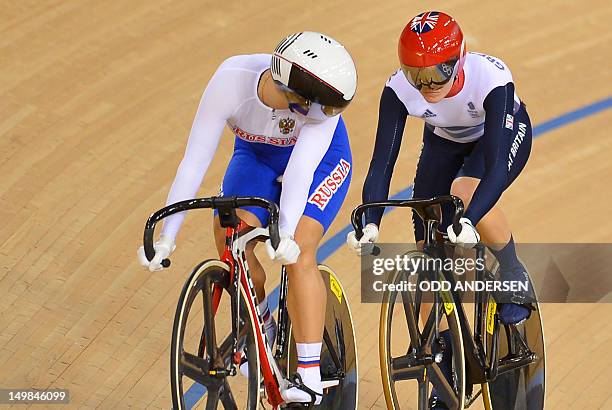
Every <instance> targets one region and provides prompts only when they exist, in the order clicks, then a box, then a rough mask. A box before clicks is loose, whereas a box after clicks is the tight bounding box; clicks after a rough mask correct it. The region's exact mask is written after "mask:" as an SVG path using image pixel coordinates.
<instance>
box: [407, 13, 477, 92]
mask: <svg viewBox="0 0 612 410" xmlns="http://www.w3.org/2000/svg"><path fill="white" fill-rule="evenodd" d="M465 53H466V48H465V39H464V37H463V32H462V31H461V28H460V27H459V24H457V22H456V21H455V19H454V18H452V17H451V16H449V15H448V14H446V13H442V12H439V11H426V12H424V13H421V14H419V15H418V16H415V17H413V18H412V19H411V20H410V22H409V23H408V24H407V25H406V27H404V31H402V35H401V36H400V39H399V45H398V54H399V59H400V64H401V67H402V70H403V72H404V75H405V76H406V79H407V80H408V81H409V82H410V84H412V85H413V86H414V87H416V88H417V89H419V90H420V89H421V88H422V87H423V86H426V87H428V88H439V87H442V86H443V85H444V84H446V83H448V82H449V81H450V80H451V79H454V78H456V77H457V75H458V74H459V73H460V72H461V69H462V68H463V64H464V62H465Z"/></svg>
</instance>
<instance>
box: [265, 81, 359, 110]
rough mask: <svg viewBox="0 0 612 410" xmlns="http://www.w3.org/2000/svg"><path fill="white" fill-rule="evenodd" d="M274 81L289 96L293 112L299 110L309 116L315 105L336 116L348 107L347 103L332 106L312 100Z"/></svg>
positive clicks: (288, 99)
mask: <svg viewBox="0 0 612 410" xmlns="http://www.w3.org/2000/svg"><path fill="white" fill-rule="evenodd" d="M274 83H275V84H276V86H277V87H278V88H279V89H280V90H281V91H282V92H283V93H284V94H285V97H286V98H287V101H288V102H289V109H290V110H291V111H292V112H297V113H300V114H302V115H304V116H307V115H308V113H309V112H310V111H311V109H312V108H313V107H314V106H318V107H321V108H320V109H321V111H322V112H323V114H325V116H326V117H333V116H336V115H338V114H340V113H341V112H342V111H344V109H345V108H346V107H347V105H345V106H344V107H332V106H330V105H321V104H317V103H315V102H312V101H310V100H308V99H306V98H304V97H302V96H301V95H299V94H298V93H296V92H295V91H293V90H292V89H290V88H289V87H287V86H285V85H284V84H281V83H279V82H277V81H275V82H274Z"/></svg>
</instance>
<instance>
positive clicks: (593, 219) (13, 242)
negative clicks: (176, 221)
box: [0, 0, 612, 409]
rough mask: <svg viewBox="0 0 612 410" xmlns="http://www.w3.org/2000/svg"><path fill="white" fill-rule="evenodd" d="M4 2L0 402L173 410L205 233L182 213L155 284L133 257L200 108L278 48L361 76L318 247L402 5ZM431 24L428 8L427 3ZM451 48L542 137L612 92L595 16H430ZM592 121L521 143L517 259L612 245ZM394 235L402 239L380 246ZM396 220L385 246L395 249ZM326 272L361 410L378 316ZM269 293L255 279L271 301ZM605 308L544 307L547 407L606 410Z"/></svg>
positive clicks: (373, 368)
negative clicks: (501, 88) (524, 251)
mask: <svg viewBox="0 0 612 410" xmlns="http://www.w3.org/2000/svg"><path fill="white" fill-rule="evenodd" d="M221 4H222V3H221V2H216V1H197V0H184V1H180V2H176V1H170V0H146V1H143V0H134V1H131V2H129V5H128V2H123V1H117V0H113V1H103V2H100V1H91V0H83V1H28V2H22V1H9V0H6V1H4V2H3V4H2V7H1V11H0V16H1V17H0V95H1V98H0V147H1V149H0V157H1V161H0V200H1V206H0V215H1V219H0V220H1V221H2V223H1V224H0V268H1V269H0V295H1V297H0V312H1V315H0V387H11V388H27V387H36V388H40V389H43V388H49V387H54V388H68V389H70V394H71V404H70V407H72V408H94V407H97V408H126V407H135V408H164V409H167V408H169V407H170V388H169V381H168V373H169V372H168V366H169V355H168V350H169V344H170V329H171V323H172V318H173V315H174V309H175V301H176V299H177V297H178V295H179V292H180V289H181V287H182V285H183V281H184V279H185V277H186V275H187V272H188V271H190V269H191V267H192V266H193V265H194V264H195V263H196V262H197V261H199V260H201V259H203V258H205V257H211V256H213V255H214V250H213V243H212V240H211V238H210V229H209V227H210V220H211V216H210V215H209V214H207V213H206V212H200V213H199V214H191V215H190V216H189V217H188V218H187V220H186V224H185V225H184V228H183V229H182V231H181V233H180V236H179V238H178V249H177V251H176V252H175V253H174V255H173V265H172V268H171V269H169V270H167V271H164V272H158V273H155V274H151V273H149V272H148V271H145V270H143V269H141V268H140V266H139V265H138V262H137V260H136V257H135V251H136V248H137V247H138V246H139V245H140V241H141V238H142V228H143V224H144V221H145V219H146V217H147V216H148V215H149V213H150V212H152V211H154V210H156V209H157V208H159V207H161V206H162V205H163V204H164V201H165V198H166V194H167V191H168V189H169V186H170V184H171V182H172V180H173V177H174V173H175V171H176V167H177V165H178V163H179V161H180V159H181V157H182V153H183V150H184V147H185V142H186V138H187V135H188V132H189V129H190V127H191V121H192V119H193V115H194V113H195V110H196V107H197V104H198V101H199V98H200V96H201V93H202V91H203V89H204V87H205V86H206V83H207V81H208V79H209V78H210V76H211V74H212V73H213V72H214V70H215V68H216V66H217V65H218V64H219V63H220V62H221V61H222V60H223V59H225V58H226V57H229V56H231V55H235V54H246V53H255V52H269V51H271V50H272V49H273V47H274V46H275V45H276V43H277V42H278V41H279V39H280V38H281V37H282V36H284V35H286V34H288V33H291V32H295V31H300V30H315V31H322V32H325V33H328V34H330V35H331V36H333V37H335V38H337V39H338V40H340V41H341V42H343V43H344V44H345V45H346V46H347V48H348V49H349V51H350V52H351V53H352V55H353V57H354V58H355V60H356V63H357V66H358V71H359V86H358V91H357V96H356V99H355V101H354V102H353V104H352V105H351V107H350V109H349V110H348V111H347V112H346V114H345V119H346V122H347V126H348V129H349V134H350V137H351V144H352V147H353V155H354V164H355V165H354V177H353V181H352V185H351V189H350V192H349V196H348V198H347V201H346V203H345V207H344V209H343V211H342V212H341V213H340V215H339V217H338V219H337V220H336V222H335V223H334V224H333V225H332V227H331V229H330V232H329V234H328V237H329V236H331V235H333V234H334V233H335V232H337V231H338V230H340V229H342V228H343V227H344V226H345V225H346V224H347V222H348V218H349V212H350V210H351V209H352V207H353V206H355V205H357V204H358V203H359V202H360V198H361V187H362V184H363V180H364V177H365V173H366V170H367V166H368V164H369V159H370V155H371V147H372V143H373V140H374V129H375V126H376V120H377V110H378V98H379V94H380V91H381V89H382V86H383V84H384V82H385V80H386V79H387V77H388V76H389V74H390V73H391V72H392V71H394V70H395V68H396V65H397V62H396V41H397V37H398V35H399V33H400V32H401V30H402V28H403V26H404V25H405V24H406V22H407V20H408V18H409V17H411V16H413V15H415V14H416V13H418V12H420V11H422V7H429V5H428V6H422V5H419V4H417V2H411V3H409V2H403V1H385V2H375V3H373V2H370V1H326V2H304V1H302V2H298V1H292V2H272V1H265V2H264V1H258V2H223V5H221ZM431 7H433V6H431ZM435 7H436V8H438V9H441V10H445V11H447V12H449V13H450V14H452V15H454V16H455V18H456V19H457V20H458V21H459V22H460V24H461V25H462V27H463V29H464V32H465V33H466V35H467V39H468V48H469V49H471V50H475V51H481V52H485V53H489V54H492V55H494V56H499V57H501V58H502V59H503V60H504V61H505V62H506V63H507V64H508V65H509V66H510V68H511V69H512V72H513V75H514V79H515V81H516V83H517V90H518V94H519V96H520V97H522V98H523V99H524V100H525V101H526V102H527V104H528V107H529V111H530V113H531V116H532V120H533V123H534V124H540V123H542V122H544V121H546V120H549V119H551V118H555V117H557V116H559V115H561V114H563V113H566V112H568V111H572V110H575V109H578V108H581V107H583V106H586V105H588V104H591V103H593V102H596V101H600V100H602V99H605V98H607V97H609V96H610V95H612V87H611V86H610V84H611V82H612V75H611V74H610V70H609V61H608V59H609V56H610V52H611V51H612V48H611V47H610V44H611V40H612V31H611V30H610V29H609V20H610V18H611V17H612V7H611V6H610V3H609V2H605V1H600V0H591V1H588V2H574V3H570V2H559V4H557V5H554V6H553V5H551V3H550V2H547V1H532V2H503V3H502V2H478V1H472V0H470V1H446V2H441V3H439V4H438V3H436V5H435ZM611 120H612V116H611V112H610V111H609V110H607V111H603V112H600V113H598V114H595V115H592V116H588V117H587V118H584V119H582V120H580V121H578V122H574V123H571V124H569V125H567V126H564V127H561V128H558V129H556V130H554V131H551V132H549V133H547V134H546V135H544V136H543V137H542V138H540V139H538V140H537V141H536V142H535V143H534V149H533V152H532V156H531V160H530V162H529V164H528V167H527V168H526V170H525V171H524V172H523V175H522V176H521V177H520V178H519V179H518V181H517V182H516V183H515V184H514V185H513V186H512V188H511V189H510V191H509V192H507V193H506V194H505V195H504V197H503V198H502V203H503V205H504V208H505V210H506V212H507V214H508V217H509V219H510V220H511V222H512V225H513V227H514V231H515V237H516V238H517V240H518V241H521V242H612V229H611V228H612V224H611V223H610V221H609V218H608V217H607V215H608V213H609V210H610V205H609V203H608V202H607V201H609V200H611V199H612V190H611V189H610V185H609V182H608V181H609V178H612V164H611V162H610V152H612V140H611V139H610V138H609V135H608V129H607V127H608V126H609V125H610V121H611ZM421 129H422V125H421V124H420V123H419V121H416V120H409V123H408V125H407V128H406V130H407V131H406V132H407V137H406V138H405V139H404V140H405V142H404V147H403V150H402V153H401V156H400V159H399V161H398V165H397V167H396V171H395V178H394V180H393V186H392V192H397V191H400V190H401V189H404V188H405V187H407V186H408V185H409V184H410V183H411V182H412V179H413V176H414V170H415V164H416V159H417V156H418V152H419V147H420V135H421ZM226 133H227V135H226V138H224V139H223V141H222V143H221V145H220V148H219V151H218V155H217V156H216V158H215V161H214V163H213V166H212V168H211V169H210V171H209V173H208V175H207V176H206V179H205V182H204V184H203V186H202V189H201V191H200V194H201V195H202V196H206V195H212V194H216V193H217V191H218V185H219V182H220V180H221V177H222V175H223V172H224V170H225V165H226V164H227V161H228V158H229V155H230V153H231V150H232V145H233V144H232V141H233V139H232V137H231V135H230V134H229V133H228V132H226ZM393 226H404V227H405V229H401V230H399V229H393V228H392V227H393ZM410 229H411V227H410V223H409V219H408V214H407V213H402V212H399V211H396V212H393V213H391V214H389V215H388V216H387V217H386V219H385V221H384V224H383V227H382V239H383V240H384V241H399V240H409V239H411V238H412V235H411V233H410ZM326 263H328V264H330V265H331V266H333V267H335V269H336V270H337V271H338V272H339V273H340V276H341V277H342V278H343V280H344V282H345V285H346V286H347V291H348V293H349V297H350V299H351V300H352V304H353V309H354V318H355V325H356V331H357V337H358V349H359V358H360V406H359V407H360V408H363V409H369V408H375V409H382V408H385V405H384V398H383V397H382V393H381V382H380V376H379V366H378V354H377V338H376V335H377V328H378V327H377V326H378V325H377V323H376V320H372V318H375V317H378V312H379V306H377V305H365V304H363V305H362V304H359V280H358V279H357V276H358V271H359V261H358V259H357V258H355V257H353V256H352V255H350V254H349V253H348V252H347V251H346V250H345V249H344V248H341V249H339V250H338V251H337V252H335V253H334V254H333V255H332V256H331V257H330V258H328V259H327V260H326ZM276 278H277V276H276V275H275V274H269V281H268V286H269V287H270V288H272V287H274V286H275V284H276V283H275V282H276ZM611 313H612V306H611V305H606V304H588V305H561V304H554V305H547V306H545V307H544V320H545V333H546V338H547V349H548V352H547V353H548V368H547V388H548V400H547V408H548V409H564V408H583V409H595V408H608V409H610V408H612V395H611V393H610V387H609V386H610V379H612V353H610V352H611V347H610V346H612V340H611V339H612V325H611V324H610V320H609V319H610V314H611Z"/></svg>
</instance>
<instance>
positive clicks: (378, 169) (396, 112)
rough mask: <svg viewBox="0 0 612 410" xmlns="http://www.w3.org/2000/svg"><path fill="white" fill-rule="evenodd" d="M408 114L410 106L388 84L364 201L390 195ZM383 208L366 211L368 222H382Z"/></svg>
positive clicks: (383, 98)
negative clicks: (407, 107)
mask: <svg viewBox="0 0 612 410" xmlns="http://www.w3.org/2000/svg"><path fill="white" fill-rule="evenodd" d="M407 116H408V110H407V109H406V106H405V105H404V104H403V103H402V102H401V101H400V99H399V98H398V97H397V95H396V94H395V91H393V90H392V89H391V88H390V87H385V88H384V89H383V92H382V95H381V96H380V108H379V110H378V128H377V130H376V143H375V144H374V153H373V154H372V161H371V162H370V169H369V170H368V175H367V177H366V180H365V183H364V185H363V193H362V199H363V202H368V201H384V200H386V199H388V197H389V186H390V185H391V176H392V175H393V168H394V167H395V161H396V160H397V155H398V154H399V150H400V145H401V143H402V136H403V134H404V126H405V125H406V117H407ZM383 212H384V209H383V208H372V209H368V210H367V211H366V212H365V218H366V223H374V224H376V225H378V226H380V221H381V219H382V216H383Z"/></svg>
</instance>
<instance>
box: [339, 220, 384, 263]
mask: <svg viewBox="0 0 612 410" xmlns="http://www.w3.org/2000/svg"><path fill="white" fill-rule="evenodd" d="M377 240H378V226H376V224H373V223H369V224H367V225H366V226H365V228H363V236H362V237H361V239H359V240H357V236H356V234H355V231H351V232H349V233H348V235H346V244H347V245H348V248H349V250H350V251H351V252H353V253H355V254H356V255H358V256H361V255H364V254H365V255H367V254H369V253H371V252H372V245H370V244H372V243H374V242H376V241H377Z"/></svg>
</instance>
